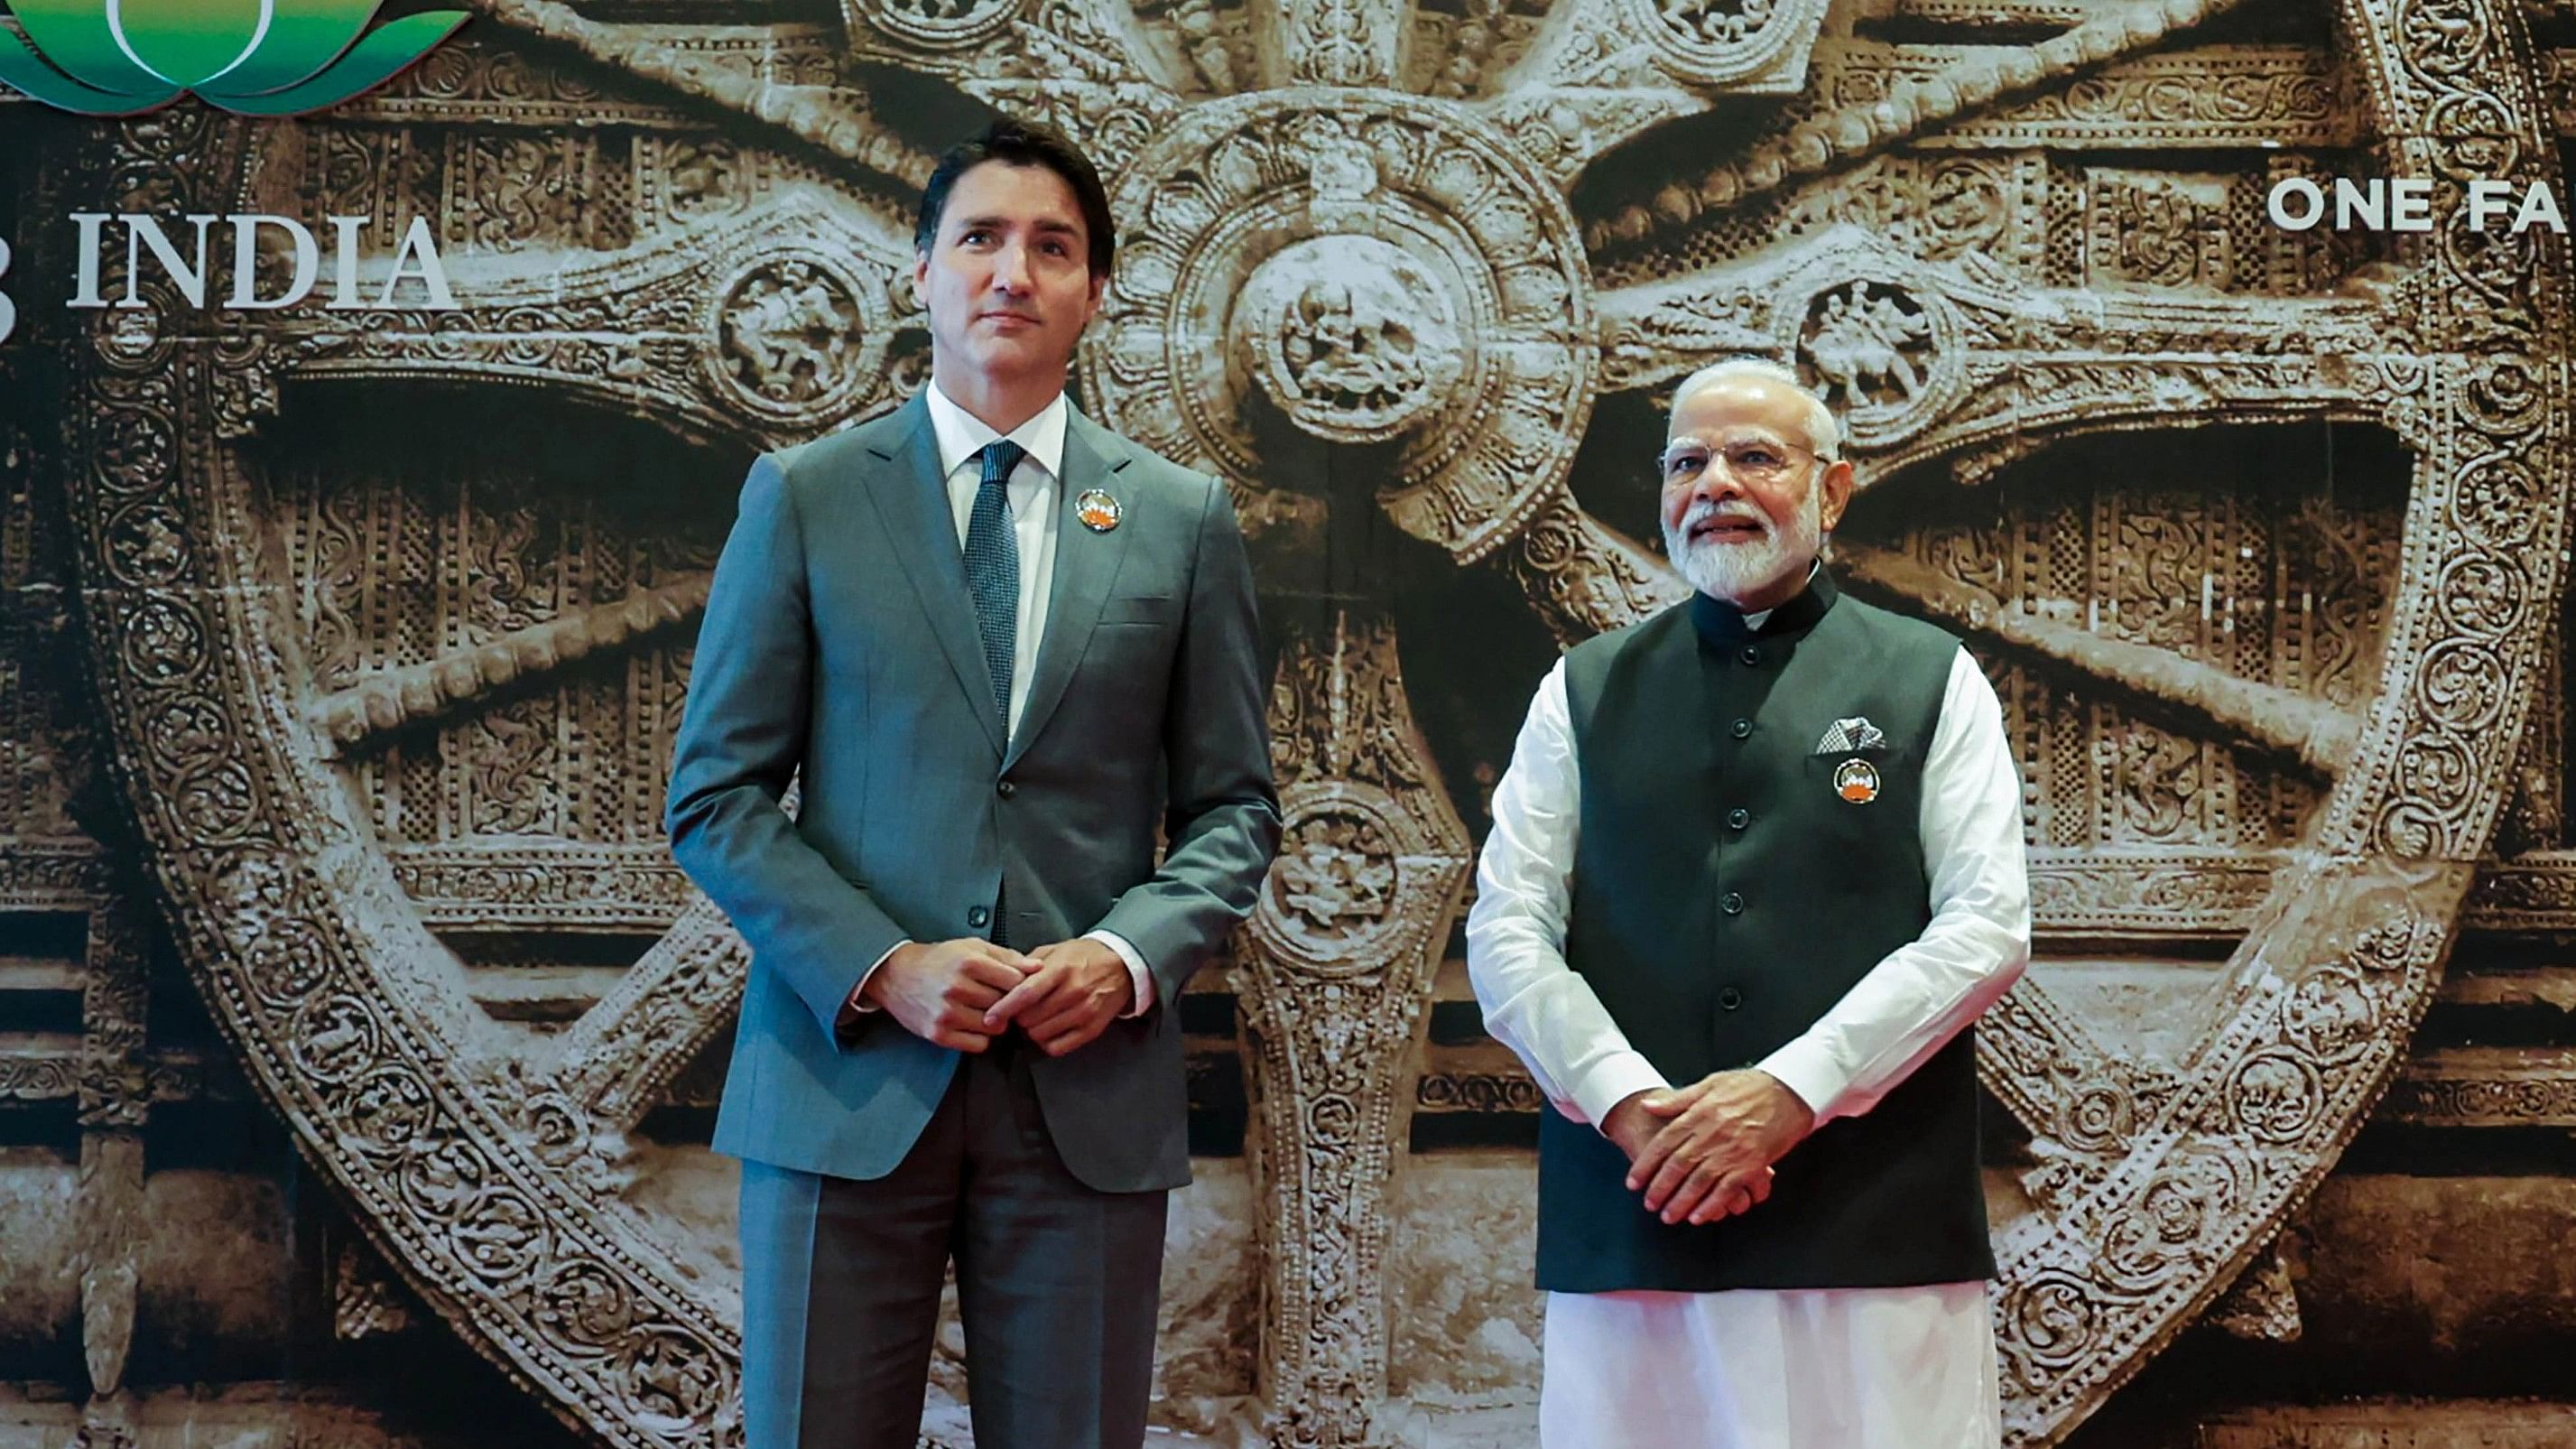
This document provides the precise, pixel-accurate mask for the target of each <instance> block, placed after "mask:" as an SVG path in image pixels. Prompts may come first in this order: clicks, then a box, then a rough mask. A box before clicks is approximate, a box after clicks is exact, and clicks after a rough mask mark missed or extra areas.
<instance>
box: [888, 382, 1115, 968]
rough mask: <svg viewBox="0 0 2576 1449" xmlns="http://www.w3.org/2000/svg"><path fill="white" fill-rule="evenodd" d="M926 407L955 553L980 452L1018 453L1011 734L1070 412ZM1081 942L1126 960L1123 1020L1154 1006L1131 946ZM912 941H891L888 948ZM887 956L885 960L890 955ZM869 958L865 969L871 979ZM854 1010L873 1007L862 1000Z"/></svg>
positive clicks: (1047, 563) (1048, 579)
mask: <svg viewBox="0 0 2576 1449" xmlns="http://www.w3.org/2000/svg"><path fill="white" fill-rule="evenodd" d="M922 396H923V399H924V400H925V401H926V402H928V403H929V405H930V426H931V430H932V431H933V433H934V434H935V435H936V436H937V439H938V443H939V466H940V468H941V469H942V470H943V472H944V474H945V477H946V482H947V488H948V511H949V512H950V513H951V514H952V515H954V516H955V518H956V520H957V548H958V550H959V552H960V553H961V554H962V553H963V552H964V551H965V548H966V530H967V526H968V524H969V523H970V522H971V521H972V520H973V518H974V513H975V494H976V493H977V491H979V490H980V489H982V487H983V486H984V468H983V460H982V457H981V455H982V453H983V451H984V448H985V446H986V445H987V444H989V443H991V442H993V441H994V440H995V439H997V438H1002V437H1005V436H1007V437H1008V438H1009V439H1010V441H1012V442H1014V443H1017V444H1019V445H1020V447H1021V448H1023V449H1024V450H1026V452H1027V456H1026V457H1024V458H1022V459H1020V462H1019V466H1018V467H1016V468H1013V469H1012V470H1011V476H1010V479H1009V481H1008V482H1006V483H1004V484H1003V494H1004V496H1005V498H1006V499H1007V500H1008V502H1009V504H1010V509H1011V533H1012V535H1013V537H1015V538H1016V539H1017V540H1018V542H1019V546H1020V606H1019V633H1018V636H1017V638H1016V639H1015V640H1014V642H1013V644H1012V648H1011V708H1010V718H1009V720H1008V721H1007V727H1006V731H1005V732H1006V734H1010V735H1016V734H1018V733H1019V729H1020V716H1021V715H1023V714H1025V713H1027V711H1028V706H1029V680H1030V678H1031V677H1032V676H1034V675H1035V674H1036V673H1037V667H1038V646H1039V645H1040V644H1041V643H1043V642H1045V639H1046V621H1047V606H1048V605H1049V604H1050V603H1051V602H1053V600H1054V592H1055V543H1056V522H1057V519H1058V518H1059V517H1060V516H1061V513H1062V509H1061V508H1060V507H1059V501H1060V500H1061V499H1062V498H1063V496H1064V428H1065V418H1066V416H1067V414H1068V413H1069V412H1070V411H1071V409H1070V408H1068V407H1067V406H1066V404H1065V400H1064V394H1063V393H1057V394H1056V395H1055V400H1054V401H1052V402H1050V403H1048V404H1047V405H1046V406H1045V407H1043V408H1040V409H1039V410H1038V414H1037V416H1036V417H1033V418H1031V419H1029V420H1028V421H1027V422H1024V423H1022V424H1020V425H1019V426H1018V427H1016V428H1013V429H1011V431H1010V432H1009V433H1008V434H1007V435H1005V434H1002V433H997V432H995V431H993V428H992V425H991V424H989V423H987V422H985V421H984V420H983V419H982V418H979V417H977V416H975V415H974V414H973V413H970V412H968V411H966V410H965V409H964V408H961V407H959V406H958V405H957V404H955V403H953V402H951V401H949V399H948V394H946V393H944V392H941V391H940V390H939V384H938V383H936V382H934V383H931V384H930V385H929V386H927V387H925V388H923V389H922ZM1084 939H1085V940H1091V941H1098V942H1099V943H1101V944H1102V945H1104V946H1107V947H1108V948H1109V949H1110V950H1112V951H1115V952H1117V953H1118V959H1119V960H1121V961H1124V962H1126V963H1127V975H1128V978H1129V979H1130V980H1132V981H1133V982H1134V983H1135V987H1136V999H1135V1003H1134V1004H1133V1005H1132V1006H1130V1007H1129V1008H1128V1009H1127V1010H1126V1011H1125V1012H1124V1013H1122V1014H1123V1015H1127V1016H1141V1015H1143V1014H1144V1013H1145V1012H1146V1011H1147V1010H1149V1009H1150V1008H1152V1006H1153V1004H1154V976H1153V973H1152V972H1150V971H1147V970H1146V969H1145V958H1144V956H1143V954H1142V953H1140V952H1138V951H1137V949H1136V947H1135V946H1134V945H1133V944H1132V943H1131V942H1129V941H1127V940H1126V939H1125V938H1124V937H1121V936H1120V935H1118V933H1116V932H1115V931H1091V932H1087V933H1085V936H1084ZM910 944H912V943H911V942H909V941H902V942H897V943H896V949H897V950H900V949H901V948H902V947H904V946H908V945H910ZM893 954H894V952H893V951H888V952H887V953H886V955H887V956H891V955H893ZM884 964H885V958H884V957H882V956H881V957H879V958H877V963H876V966H871V967H869V968H868V976H874V975H876V968H877V966H882V965H884ZM867 980H868V977H867V976H863V977H861V978H859V988H860V990H862V991H864V990H865V989H866V988H867ZM853 999H857V1000H859V1009H860V1010H862V1011H873V1010H875V1009H876V1008H875V1007H873V1006H872V1005H870V1004H868V1003H867V1002H866V1001H865V1000H864V999H859V998H853Z"/></svg>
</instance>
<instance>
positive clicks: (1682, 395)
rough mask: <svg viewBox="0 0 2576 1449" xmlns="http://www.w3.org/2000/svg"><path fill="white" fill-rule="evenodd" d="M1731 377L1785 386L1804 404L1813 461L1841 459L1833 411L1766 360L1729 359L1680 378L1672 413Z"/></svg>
mask: <svg viewBox="0 0 2576 1449" xmlns="http://www.w3.org/2000/svg"><path fill="white" fill-rule="evenodd" d="M1732 377H1758V378H1761V379H1763V380H1765V381H1767V382H1778V383H1786V384H1788V386H1789V387H1790V389H1791V390H1792V391H1794V392H1796V393H1797V394H1798V396H1799V398H1800V399H1802V400H1803V401H1805V403H1806V404H1807V445H1808V446H1809V447H1811V448H1813V449H1815V452H1816V456H1817V457H1819V458H1821V459H1823V460H1824V461H1826V462H1828V463H1831V462H1833V461H1834V460H1835V459H1837V458H1839V457H1840V456H1842V445H1843V430H1842V425H1841V424H1839V423H1837V422H1835V421H1834V410H1833V409H1832V408H1829V407H1827V406H1825V400H1824V399H1823V398H1820V397H1818V396H1816V395H1815V393H1814V392H1813V391H1812V390H1810V389H1809V388H1808V386H1807V385H1806V384H1805V383H1804V382H1802V381H1800V380H1799V378H1798V374H1797V372H1796V371H1795V370H1794V369H1791V368H1788V367H1785V366H1782V365H1781V364H1779V363H1777V362H1773V361H1772V360H1771V359H1769V358H1767V357H1730V358H1727V359H1725V360H1724V361H1722V362H1712V363H1710V364H1709V365H1708V366H1706V367H1703V368H1701V369H1700V370H1699V371H1697V372H1694V373H1692V374H1691V375H1690V376H1688V377H1686V378H1683V379H1682V385H1681V386H1679V387H1677V388H1674V389H1673V409H1672V410H1673V411H1674V412H1680V411H1681V410H1682V404H1683V403H1684V402H1686V401H1688V400H1689V399H1690V395H1691V394H1692V393H1695V392H1698V391H1699V390H1700V389H1701V388H1704V387H1711V386H1714V385H1716V384H1718V383H1721V382H1724V381H1726V380H1727V379H1728V378H1732Z"/></svg>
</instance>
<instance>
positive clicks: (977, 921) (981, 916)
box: [966, 906, 993, 931]
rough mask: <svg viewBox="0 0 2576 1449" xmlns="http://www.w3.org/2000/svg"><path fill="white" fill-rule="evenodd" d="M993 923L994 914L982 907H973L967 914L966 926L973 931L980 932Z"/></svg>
mask: <svg viewBox="0 0 2576 1449" xmlns="http://www.w3.org/2000/svg"><path fill="white" fill-rule="evenodd" d="M992 921H993V913H992V912H991V911H988V910H986V909H984V908H983V907H982V906H976V907H973V908H972V909H970V910H968V911H967V912H966V924H967V926H968V927H969V928H971V929H973V930H978V931H980V930H982V929H984V928H985V927H986V926H988V925H990V924H992Z"/></svg>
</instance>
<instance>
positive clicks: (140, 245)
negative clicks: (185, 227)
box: [116, 212, 216, 307]
mask: <svg viewBox="0 0 2576 1449" xmlns="http://www.w3.org/2000/svg"><path fill="white" fill-rule="evenodd" d="M117 220H118V221H121V222H123V223H125V300H124V301H122V302H119V303H117V304H116V305H118V306H119V307H141V306H144V305H145V303H144V301H143V251H144V249H145V248H149V249H150V250H151V252H152V259H153V260H154V261H156V262H159V263H160V264H161V271H162V273H163V275H165V276H167V277H169V279H170V283H171V285H172V286H175V287H177V288H178V289H179V295H180V296H182V297H185V298H187V299H188V305H189V306H191V307H203V306H205V305H206V233H207V231H208V230H209V229H210V228H212V227H213V226H214V224H215V221H216V218H215V216H214V215H213V214H212V213H200V214H197V215H194V216H191V217H189V218H188V224H189V225H190V226H193V227H195V228H196V229H197V259H196V261H194V262H193V263H192V262H187V261H183V260H181V259H180V257H179V249H178V248H177V247H175V246H173V245H171V243H170V234H169V233H168V232H165V231H163V230H162V229H161V223H160V222H158V221H156V220H154V219H153V218H151V217H148V216H139V215H136V214H135V213H133V212H126V213H124V214H122V215H120V216H118V217H117Z"/></svg>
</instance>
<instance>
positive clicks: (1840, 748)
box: [1816, 715, 1887, 755]
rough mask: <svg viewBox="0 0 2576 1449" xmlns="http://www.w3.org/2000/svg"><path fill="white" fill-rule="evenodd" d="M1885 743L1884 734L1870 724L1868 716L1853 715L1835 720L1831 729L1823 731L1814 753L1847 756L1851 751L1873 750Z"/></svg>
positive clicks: (1885, 736)
mask: <svg viewBox="0 0 2576 1449" xmlns="http://www.w3.org/2000/svg"><path fill="white" fill-rule="evenodd" d="M1886 743H1887V735H1886V733H1885V732H1884V731H1882V730H1880V729H1879V727H1878V726H1876V725H1874V724H1871V723H1870V722H1869V716H1867V715H1854V716H1853V717H1851V718H1850V719H1838V720H1835V721H1834V723H1833V727H1832V728H1830V729H1828V730H1826V731H1825V737H1824V738H1823V739H1820V740H1818V741H1816V753H1817V754H1820V755H1840V754H1848V753H1849V752H1851V751H1853V750H1874V749H1877V748H1878V747H1879V746H1881V745H1884V744H1886Z"/></svg>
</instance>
